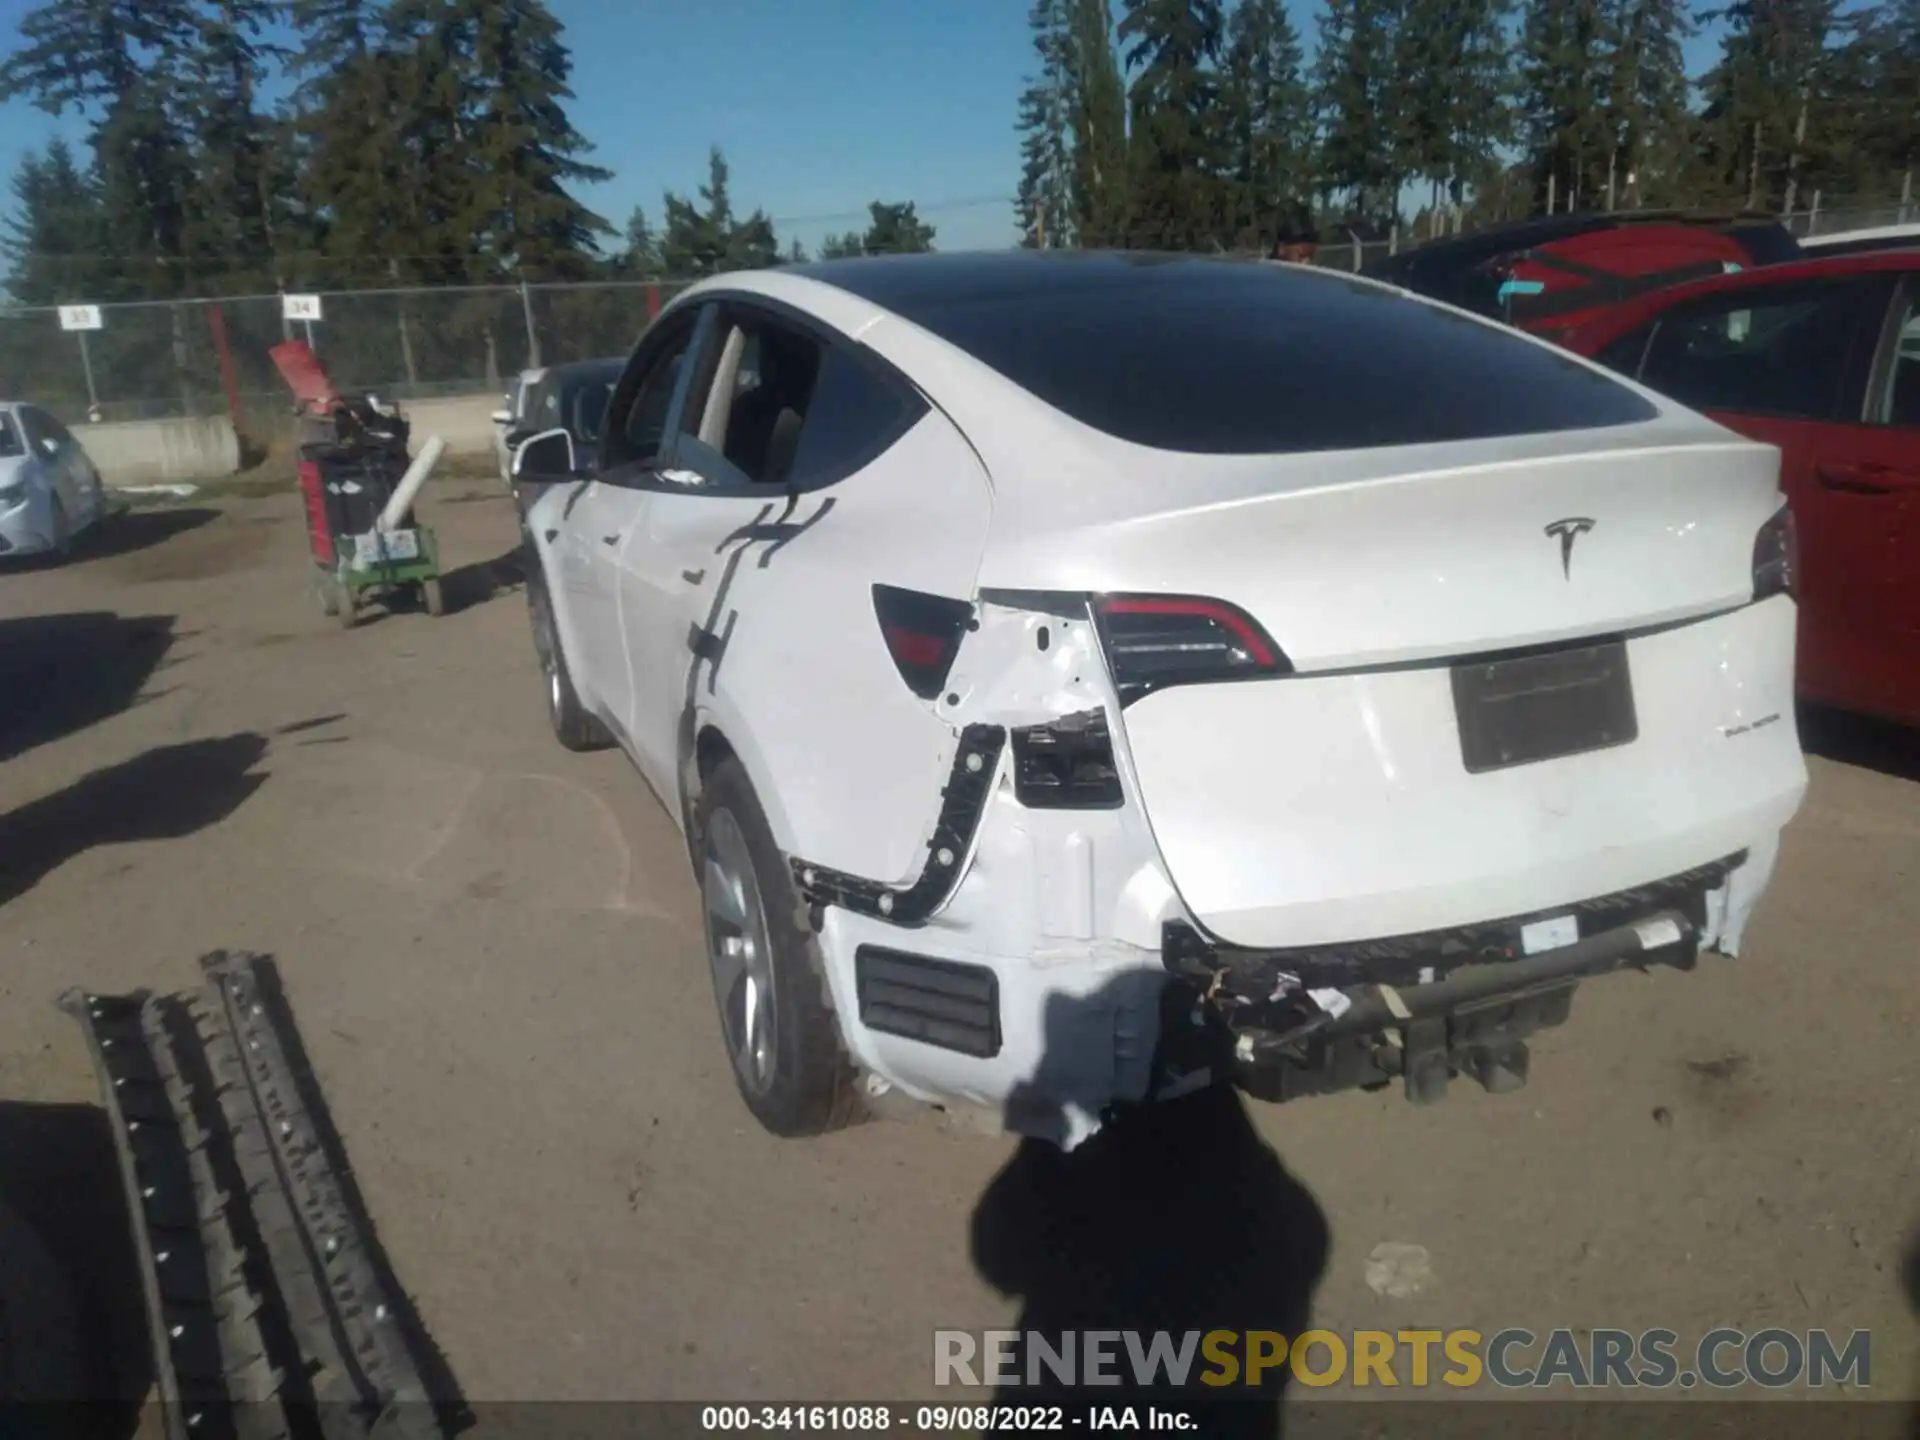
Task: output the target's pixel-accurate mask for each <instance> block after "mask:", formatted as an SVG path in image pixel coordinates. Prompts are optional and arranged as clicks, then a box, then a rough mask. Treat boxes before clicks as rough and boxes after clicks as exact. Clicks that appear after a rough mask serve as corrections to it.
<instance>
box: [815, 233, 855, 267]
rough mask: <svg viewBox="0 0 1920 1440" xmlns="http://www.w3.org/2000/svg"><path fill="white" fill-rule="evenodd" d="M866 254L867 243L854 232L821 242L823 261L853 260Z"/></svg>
mask: <svg viewBox="0 0 1920 1440" xmlns="http://www.w3.org/2000/svg"><path fill="white" fill-rule="evenodd" d="M866 253H867V249H866V242H865V241H864V240H863V239H862V238H861V236H860V235H859V233H858V232H857V231H853V230H849V231H847V233H846V234H844V235H829V236H827V238H826V239H824V240H822V241H821V242H820V258H821V259H822V260H853V259H856V258H858V257H859V256H861V255H864V254H866Z"/></svg>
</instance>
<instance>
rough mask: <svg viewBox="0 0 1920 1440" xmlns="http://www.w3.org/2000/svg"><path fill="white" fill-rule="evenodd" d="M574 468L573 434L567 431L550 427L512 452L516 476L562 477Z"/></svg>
mask: <svg viewBox="0 0 1920 1440" xmlns="http://www.w3.org/2000/svg"><path fill="white" fill-rule="evenodd" d="M573 473H574V468H573V437H572V436H571V435H569V434H567V432H566V431H564V430H548V431H546V432H545V433H543V434H540V435H535V436H534V437H533V438H532V439H530V440H527V441H524V442H522V443H521V444H520V446H519V447H518V448H516V449H515V450H514V452H513V478H514V479H516V480H518V479H520V478H522V477H523V476H524V477H527V478H530V479H531V478H545V479H553V480H557V479H561V478H563V477H570V476H572V475H573Z"/></svg>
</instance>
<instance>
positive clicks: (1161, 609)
mask: <svg viewBox="0 0 1920 1440" xmlns="http://www.w3.org/2000/svg"><path fill="white" fill-rule="evenodd" d="M1093 611H1094V615H1095V617H1096V618H1097V619H1098V621H1099V624H1100V640H1101V644H1102V645H1103V647H1104V648H1105V650H1106V653H1107V667H1108V669H1109V670H1110V671H1111V672H1112V674H1113V683H1114V687H1115V688H1116V689H1117V690H1118V691H1119V692H1120V701H1121V703H1122V704H1126V703H1127V702H1129V701H1132V700H1137V699H1139V698H1140V697H1141V696H1142V695H1145V694H1147V693H1148V692H1149V691H1152V690H1161V689H1165V688H1166V687H1167V686H1169V685H1193V684H1202V683H1207V682H1211V681H1216V680H1249V679H1254V678H1256V677H1259V676H1263V675H1286V674H1290V673H1291V672H1292V670H1293V664H1292V662H1291V661H1289V660H1288V659H1287V657H1286V655H1285V654H1284V653H1282V651H1281V649H1280V647H1279V646H1278V645H1276V644H1274V643H1273V640H1272V638H1271V637H1270V636H1269V635H1268V634H1267V632H1266V631H1265V630H1263V629H1261V628H1260V624H1259V622H1258V621H1256V620H1255V619H1254V618H1253V617H1252V616H1251V615H1249V614H1247V613H1246V611H1244V610H1241V609H1239V608H1238V607H1237V606H1233V605H1229V604H1227V603H1226V602H1225V601H1224V600H1209V599H1206V598H1204V597H1201V596H1197V595H1103V596H1101V597H1099V598H1098V599H1096V600H1095V601H1094V604H1093Z"/></svg>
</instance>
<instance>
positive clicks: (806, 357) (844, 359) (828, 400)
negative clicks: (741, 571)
mask: <svg viewBox="0 0 1920 1440" xmlns="http://www.w3.org/2000/svg"><path fill="white" fill-rule="evenodd" d="M720 332H721V334H722V336H723V337H724V338H723V339H721V340H720V343H718V344H717V345H716V347H715V350H714V356H713V359H712V362H711V366H710V368H711V371H712V374H711V377H710V380H709V382H708V383H709V384H710V386H711V389H710V390H708V391H706V394H707V395H708V400H707V404H706V407H705V410H704V412H703V418H702V420H701V422H700V424H699V425H698V427H697V432H698V442H697V446H696V447H695V450H694V451H690V453H696V452H697V451H705V452H706V453H707V454H708V455H709V456H711V457H712V458H713V459H715V460H720V461H724V465H722V466H720V467H719V468H720V469H721V470H722V471H723V472H724V478H727V479H731V480H732V481H733V482H734V483H735V484H738V483H740V482H741V481H744V482H745V483H747V484H748V485H753V486H761V485H765V486H770V487H771V486H779V487H789V486H803V487H807V488H814V487H818V486H821V485H830V484H833V483H834V482H835V481H837V480H842V479H844V478H846V477H847V476H848V475H850V474H852V473H853V472H854V471H856V470H859V469H860V468H862V467H863V466H865V465H867V464H869V463H870V462H871V461H873V460H874V459H875V458H877V457H878V456H879V455H880V454H881V453H882V452H883V451H884V450H885V449H886V448H887V447H888V446H890V445H891V444H892V443H893V442H894V441H895V440H897V439H899V438H900V436H901V435H903V434H905V433H906V431H907V429H908V428H909V427H910V426H911V425H912V423H913V422H914V421H915V420H917V419H919V417H920V416H921V415H922V414H923V413H925V411H926V402H925V401H924V400H923V399H922V398H921V397H920V396H919V394H918V393H917V392H915V391H914V390H913V389H912V388H911V387H910V386H908V385H907V384H906V383H905V382H904V381H903V380H900V379H899V378H897V377H896V376H894V375H892V374H891V373H889V372H888V371H887V369H886V368H885V367H884V366H883V365H882V364H880V363H879V362H878V361H877V360H874V359H872V358H871V357H869V356H868V355H867V354H866V352H864V351H863V350H861V349H860V348H859V347H858V346H856V345H854V344H853V343H852V342H850V341H841V340H838V339H836V338H834V337H832V336H830V335H828V334H825V333H822V332H819V331H815V330H812V329H811V328H807V327H803V326H801V325H799V324H797V323H790V322H788V321H785V320H783V319H782V318H780V317H777V316H774V315H770V314H767V313H765V312H763V311H759V310H757V309H754V308H752V307H748V306H735V307H729V311H728V313H727V315H726V317H725V321H724V323H723V324H722V326H721V327H720ZM697 388H698V387H697ZM689 428H695V427H692V426H691V424H690V427H689Z"/></svg>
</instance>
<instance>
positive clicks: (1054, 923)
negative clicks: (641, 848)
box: [521, 253, 1806, 1145]
mask: <svg viewBox="0 0 1920 1440" xmlns="http://www.w3.org/2000/svg"><path fill="white" fill-rule="evenodd" d="M601 444H602V449H601V453H600V456H599V469H598V472H597V474H595V475H594V476H593V478H591V479H588V480H578V481H574V482H573V483H568V484H555V485H552V486H550V487H548V488H547V489H546V490H545V492H544V493H543V494H542V495H541V497H540V499H539V500H537V501H536V502H535V503H534V504H533V505H532V506H531V508H530V509H529V511H528V516H527V524H528V532H529V539H530V542H531V545H532V548H533V552H534V554H535V555H536V557H537V562H538V563H537V564H536V565H535V566H534V567H533V571H534V573H533V574H532V576H531V582H530V584H529V592H528V593H529V600H530V603H531V606H532V610H533V621H534V632H535V639H536V645H537V649H538V651H539V654H540V656H541V659H542V661H543V664H544V669H545V676H546V683H547V687H548V698H549V702H550V706H551V710H552V718H553V724H554V728H555V730H556V732H557V733H558V735H559V737H560V739H561V741H562V742H563V743H565V744H566V745H568V746H570V747H574V748H585V747H590V746H593V745H596V744H604V743H608V742H610V741H612V742H617V743H618V744H619V745H621V746H622V747H623V748H624V749H625V750H626V751H627V753H628V754H629V755H630V756H631V757H632V759H633V761H634V763H635V764H636V765H637V766H638V768H639V769H640V771H641V772H642V774H643V775H644V776H645V777H646V779H647V780H648V781H649V782H650V784H651V786H652V788H653V789H654V790H655V792H656V793H657V794H658V795H659V796H660V797H661V798H662V799H663V801H664V802H665V804H666V807H667V809H668V810H669V811H670V812H671V813H672V815H673V816H674V818H675V819H676V820H677V821H678V822H679V823H680V824H681V826H682V828H683V830H684V832H685V833H686V835H687V838H688V844H689V848H690V852H691V854H692V857H693V861H694V867H695V872H696V875H697V876H698V880H699V884H700V887H701V890H702V892H703V895H704V904H705V913H706V927H707V935H708V941H709V950H710V960H711V966H712V972H713V981H714V989H715V994H716V998H717V1001H718V1006H719V1011H720V1019H721V1030H722V1034H723V1037H724V1040H725V1044H726V1047H727V1051H728V1054H729V1056H730V1057H731V1060H732V1064H733V1069H734V1073H735V1076H736V1078H737V1080H738V1083H739V1088H740V1091H741V1094H742V1095H743V1097H744V1098H745V1101H746V1103H747V1105H748V1107H749V1108H750V1109H751V1110H752V1111H753V1112H754V1114H755V1115H756V1116H758V1117H759V1119H760V1120H761V1121H762V1122H763V1123H764V1124H765V1125H767V1126H768V1127H769V1128H771V1129H773V1130H775V1131H778V1132H781V1133H798V1132H806V1131H813V1130H818V1129H821V1128H824V1127H826V1126H829V1125H831V1124H834V1123H836V1122H838V1121H839V1120H841V1119H843V1118H845V1117H846V1116H847V1115H849V1114H850V1113H851V1112H852V1110H853V1108H854V1107H855V1106H856V1105H857V1104H858V1103H859V1097H867V1098H870V1099H871V1098H875V1097H881V1096H886V1095H896V1096H897V1095H906V1096H909V1097H913V1098H915V1099H918V1100H922V1101H932V1102H936V1103H940V1104H943V1105H948V1106H968V1107H987V1110H988V1113H991V1114H995V1115H996V1116H997V1117H998V1118H999V1119H1000V1120H1001V1121H1002V1122H1003V1123H1004V1124H1006V1125H1007V1126H1008V1127H1009V1128H1011V1129H1014V1130H1017V1131H1020V1132H1022V1133H1026V1134H1032V1135H1043V1136H1048V1137H1050V1138H1052V1139H1054V1140H1055V1141H1057V1142H1059V1143H1062V1144H1066V1145H1072V1144H1074V1143H1077V1141H1078V1140H1079V1139H1080V1138H1082V1137H1083V1136H1084V1135H1086V1134H1087V1133H1089V1132H1090V1131H1091V1130H1092V1129H1093V1128H1095V1127H1096V1126H1097V1124H1098V1123H1099V1117H1100V1116H1101V1114H1102V1113H1103V1111H1105V1110H1106V1109H1107V1108H1108V1107H1109V1106H1110V1105H1111V1104H1113V1103H1114V1102H1117V1101H1119V1102H1124V1101H1131V1100H1137V1099H1141V1098H1143V1097H1149V1096H1152V1095H1164V1094H1168V1093H1173V1092H1174V1091H1176V1090H1178V1089H1181V1088H1185V1087H1187V1086H1190V1085H1192V1084H1195V1083H1201V1082H1203V1081H1205V1080H1207V1079H1213V1078H1219V1077H1221V1076H1222V1075H1231V1077H1232V1078H1233V1079H1235V1080H1236V1081H1237V1082H1238V1083H1240V1084H1241V1085H1242V1086H1243V1087H1244V1088H1246V1089H1248V1090H1249V1091H1251V1092H1252V1093H1255V1094H1258V1095H1263V1096H1268V1097H1273V1098H1286V1097H1288V1096H1292V1095H1297V1094H1306V1093H1313V1092H1315V1091H1321V1090H1328V1089H1336V1088H1341V1087H1344V1086H1350V1085H1378V1084H1385V1083H1389V1082H1391V1081H1392V1080H1395V1079H1398V1080H1400V1081H1401V1082H1402V1083H1403V1084H1404V1085H1405V1087H1406V1089H1407V1092H1408V1094H1409V1095H1410V1096H1412V1097H1413V1098H1416V1099H1422V1100H1425V1099H1432V1098H1435V1097H1437V1096H1438V1095H1440V1094H1441V1093H1443V1091H1444V1089H1445V1087H1446V1084H1447V1082H1448V1079H1449V1077H1450V1076H1454V1075H1459V1074H1467V1075H1470V1076H1472V1077H1473V1078H1475V1079H1477V1080H1479V1081H1481V1082H1482V1083H1484V1084H1486V1085H1487V1086H1488V1088H1490V1089H1495V1090H1502V1089H1507V1088H1511V1087H1512V1086H1514V1085H1516V1084H1519V1083H1521V1082H1522V1081H1523V1080H1524V1079H1525V1076H1526V1061H1527V1052H1526V1037H1527V1036H1528V1035H1529V1034H1530V1033H1531V1032H1533V1031H1534V1030H1537V1029H1538V1028H1540V1027H1542V1026H1546V1025H1551V1024H1556V1023H1558V1022H1559V1021H1561V1020H1563V1019H1564V1018H1565V1017H1566V1015H1567V1006H1568V998H1569V995H1570V993H1571V989H1572V985H1573V982H1574V981H1575V980H1577V979H1579V978H1583V977H1586V976H1589V975H1596V974H1599V973H1602V972H1604V971H1607V970H1611V969H1614V968H1618V967H1621V966H1625V965H1640V964H1645V963H1671V964H1674V965H1678V966H1681V967H1690V966H1691V965H1692V964H1693V961H1694V958H1695V956H1696V954H1697V953H1698V952H1699V951H1702V950H1707V949H1717V950H1720V951H1722V952H1725V953H1728V954H1732V953H1734V952H1735V951H1737V949H1738V948H1739V945H1740V941H1741V935H1742V932H1743V930H1744V928H1745V926H1746V924H1747V920H1748V917H1749V915H1750V913H1751V911H1752V909H1753V906H1754V902H1755V901H1756V900H1757V899H1758V898H1759V896H1760V893H1761V891H1762V890H1763V889H1764V887H1765V886H1766V884H1767V881H1768V877H1769V874H1770V871H1771V868H1772V865H1773V860H1774V855H1775V849H1776V841H1777V837H1778V834H1779V831H1780V829H1781V827H1782V826H1783V825H1784V824H1785V823H1786V821H1787V820H1788V819H1789V817H1790V816H1792V815H1793V813H1794V812H1795V809H1796V808H1797V806H1798V805H1799V803H1800V800H1801V796H1802V793H1803V790H1804V787H1805V784H1806V772H1805V768H1804V765H1803V762H1802V759H1801V754H1800V748H1799V743H1798V738H1797V732H1796V729H1795V723H1794V712H1793V674H1792V667H1793V639H1794V602H1793V599H1792V597H1791V594H1790V580H1791V573H1790V565H1791V555H1792V547H1791V539H1792V537H1791V533H1790V530H1789V528H1788V525H1789V522H1788V515H1787V512H1786V511H1785V509H1784V508H1783V506H1782V501H1781V496H1780V492H1779V489H1778V483H1777V481H1778V468H1779V461H1778V456H1777V454H1776V453H1775V452H1774V451H1773V450H1771V449H1769V448H1767V447H1765V446H1761V445H1757V444H1754V443H1751V442H1749V441H1746V440H1743V439H1740V438H1739V437H1737V436H1735V435H1733V434H1731V433H1730V432H1728V431H1726V430H1724V429H1721V428H1720V427H1718V426H1716V425H1714V424H1713V423H1711V422H1709V421H1707V420H1705V419H1704V418H1702V417H1700V416H1698V415H1696V414H1694V413H1692V412H1690V411H1687V410H1684V409H1681V408H1679V407H1677V406H1675V405H1673V404H1671V403H1670V402H1667V401H1664V400H1662V399H1661V398H1659V397H1658V396H1657V395H1655V394H1653V393H1652V392H1650V391H1647V390H1645V389H1642V388H1640V387H1638V386H1635V385H1632V384H1630V383H1628V382H1625V381H1622V380H1620V379H1618V378H1617V377H1615V376H1613V375H1611V374H1609V373H1608V372H1605V371H1603V370H1600V369H1598V368H1596V367H1594V366H1592V365H1590V364H1588V363H1586V362H1584V361H1582V360H1579V359H1576V358H1574V357H1572V356H1570V355H1568V354H1566V353H1564V352H1562V351H1560V350H1558V349H1555V348H1553V347H1551V346H1548V345H1546V344H1544V343H1542V342H1539V341H1536V340H1533V339H1530V338H1528V337H1526V336H1523V335H1520V334H1517V333H1515V332H1513V331H1511V330H1508V329H1506V328H1504V327H1501V326H1498V325H1495V324H1493V323H1491V322H1486V321H1482V320H1479V319H1477V318H1474V317H1472V316H1469V315H1467V314H1465V313H1463V312H1460V311H1456V310H1452V309H1449V308H1446V307H1443V306H1438V305H1435V304H1432V303H1429V302H1427V301H1423V300H1420V299H1416V298H1413V297H1410V296H1407V295H1405V294H1403V293H1401V292H1399V291H1396V290H1393V289H1390V288H1387V287H1385V286H1381V285H1377V284H1374V283H1372V282H1367V281H1361V280H1356V279H1354V278H1352V277H1349V276H1344V275H1339V274H1335V273H1328V272H1323V271H1315V270H1312V269H1310V268H1306V267H1295V266H1283V267H1275V266H1268V265H1261V264H1256V263H1235V262H1231V261H1220V260H1208V259H1198V258H1188V257H1167V256H1139V255H1134V256H1118V255H1095V254H1057V255H1056V254H1040V253H1019V254H1010V255H976V256H970V255H951V256H914V257H899V258H887V259H873V260H855V261H845V262H833V263H827V264H821V265H815V266H793V267H788V268H785V269H782V270H779V271H775V272H768V273H750V274H733V275H727V276H723V277H720V278H717V279H714V280H712V281H708V282H706V283H703V284H701V285H699V286H696V287H694V288H693V289H691V290H689V291H688V292H686V293H685V294H684V295H682V296H681V297H679V298H678V299H677V300H676V301H675V302H674V303H673V305H672V306H671V307H670V308H669V309H668V310H667V311H666V312H665V313H664V314H663V315H662V316H661V318H660V320H659V321H658V322H657V323H656V324H655V325H654V326H653V327H652V329H651V330H650V331H649V333H648V334H647V335H646V336H645V337H644V338H643V339H642V341H641V343H640V346H639V348H638V349H637V351H636V352H635V354H634V355H633V357H632V359H631V361H630V362H629V364H628V366H627V369H626V372H625V374H624V375H623V376H622V378H621V380H620V382H619V384H618V386H617V387H616V389H615V391H614V395H613V398H612V400H611V402H610V404H609V407H608V412H607V423H606V426H605V429H604V432H603V438H602V442H601ZM549 449H551V450H552V455H551V456H549V455H548V454H547V453H546V451H547V450H549ZM563 455H564V445H563V443H562V437H553V439H552V440H550V441H543V440H536V441H534V442H531V443H530V444H529V445H528V446H527V447H526V448H525V449H524V450H523V452H522V456H521V463H522V464H523V466H526V467H529V468H533V469H538V468H539V467H540V466H541V465H543V464H547V463H550V462H551V461H552V459H553V457H556V456H563ZM1169 1002H1171V1003H1169Z"/></svg>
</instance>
